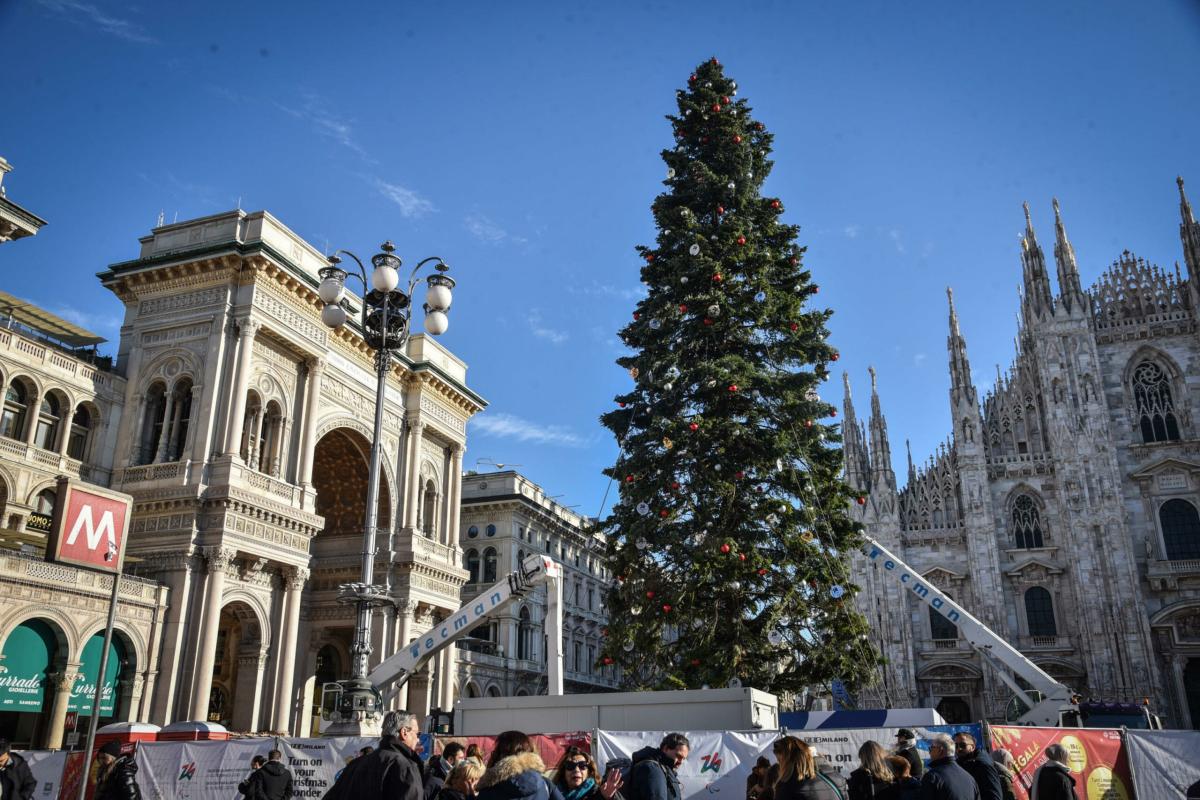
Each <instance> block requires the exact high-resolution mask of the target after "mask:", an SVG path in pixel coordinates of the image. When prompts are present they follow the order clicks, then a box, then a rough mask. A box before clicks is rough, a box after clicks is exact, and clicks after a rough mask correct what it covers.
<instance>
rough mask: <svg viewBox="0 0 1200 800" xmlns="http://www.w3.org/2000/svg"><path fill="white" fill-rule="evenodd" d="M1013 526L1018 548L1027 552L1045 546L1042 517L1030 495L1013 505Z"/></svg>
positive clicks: (1024, 496)
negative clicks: (1032, 548)
mask: <svg viewBox="0 0 1200 800" xmlns="http://www.w3.org/2000/svg"><path fill="white" fill-rule="evenodd" d="M1012 524H1013V544H1014V545H1015V546H1016V547H1018V548H1020V549H1022V550H1027V549H1029V548H1031V547H1042V546H1043V537H1042V515H1041V512H1040V511H1038V507H1037V504H1036V503H1034V502H1033V498H1032V497H1030V496H1029V495H1027V494H1023V495H1021V496H1019V497H1018V498H1017V499H1016V502H1014V503H1013V512H1012Z"/></svg>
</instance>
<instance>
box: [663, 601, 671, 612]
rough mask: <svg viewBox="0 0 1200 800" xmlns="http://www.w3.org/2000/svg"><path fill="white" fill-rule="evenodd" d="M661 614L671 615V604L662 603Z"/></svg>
mask: <svg viewBox="0 0 1200 800" xmlns="http://www.w3.org/2000/svg"><path fill="white" fill-rule="evenodd" d="M663 613H664V614H670V613H671V604H670V603H663Z"/></svg>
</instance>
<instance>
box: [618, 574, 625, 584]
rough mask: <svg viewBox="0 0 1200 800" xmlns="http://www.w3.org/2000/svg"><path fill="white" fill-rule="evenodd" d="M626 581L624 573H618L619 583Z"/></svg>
mask: <svg viewBox="0 0 1200 800" xmlns="http://www.w3.org/2000/svg"><path fill="white" fill-rule="evenodd" d="M624 582H625V576H624V575H618V576H617V583H624Z"/></svg>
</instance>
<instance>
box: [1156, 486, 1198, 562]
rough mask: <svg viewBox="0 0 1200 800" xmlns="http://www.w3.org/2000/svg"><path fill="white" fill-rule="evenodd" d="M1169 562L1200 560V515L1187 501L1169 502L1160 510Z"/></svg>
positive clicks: (1164, 545)
mask: <svg viewBox="0 0 1200 800" xmlns="http://www.w3.org/2000/svg"><path fill="white" fill-rule="evenodd" d="M1158 521H1159V522H1160V523H1161V524H1162V534H1163V548H1164V549H1165V551H1166V556H1167V560H1168V561H1187V560H1191V559H1194V558H1200V514H1197V512H1196V507H1195V506H1194V505H1192V504H1191V503H1189V502H1188V501H1187V500H1180V499H1178V498H1176V499H1174V500H1168V501H1167V502H1165V503H1163V504H1162V508H1160V509H1159V510H1158Z"/></svg>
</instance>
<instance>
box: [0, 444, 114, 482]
mask: <svg viewBox="0 0 1200 800" xmlns="http://www.w3.org/2000/svg"><path fill="white" fill-rule="evenodd" d="M0 458H3V459H5V460H8V461H15V462H17V463H19V464H20V465H22V466H24V467H29V468H32V469H35V470H40V471H42V472H45V473H47V474H48V475H50V476H51V477H53V476H56V475H69V476H70V477H72V478H80V479H81V480H85V481H89V482H90V483H95V484H97V485H100V486H108V485H109V482H110V481H111V480H112V473H111V472H110V471H109V470H106V469H102V468H101V467H97V466H94V465H92V464H85V463H84V462H82V461H79V460H77V459H74V458H70V457H68V456H63V455H59V454H58V453H55V452H52V451H50V450H43V449H42V448H40V447H37V446H36V445H31V444H26V443H25V442H19V441H17V440H16V439H5V438H0Z"/></svg>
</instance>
